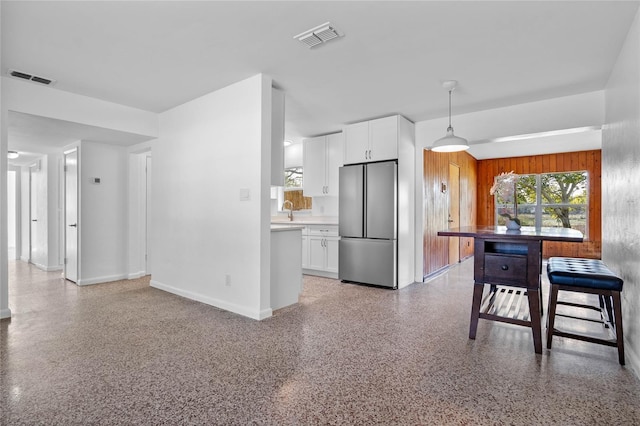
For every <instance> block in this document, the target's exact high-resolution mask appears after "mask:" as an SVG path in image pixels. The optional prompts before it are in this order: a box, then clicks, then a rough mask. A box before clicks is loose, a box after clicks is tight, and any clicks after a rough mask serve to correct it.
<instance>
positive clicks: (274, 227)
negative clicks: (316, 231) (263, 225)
mask: <svg viewBox="0 0 640 426" xmlns="http://www.w3.org/2000/svg"><path fill="white" fill-rule="evenodd" d="M289 223H290V224H291V225H289V224H284V223H283V224H278V223H272V224H271V232H281V231H299V230H302V228H304V225H296V224H295V222H289Z"/></svg>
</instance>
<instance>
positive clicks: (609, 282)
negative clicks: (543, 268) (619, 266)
mask: <svg viewBox="0 0 640 426" xmlns="http://www.w3.org/2000/svg"><path fill="white" fill-rule="evenodd" d="M547 276H548V277H549V282H550V283H551V284H560V285H563V286H575V287H588V288H593V289H602V290H615V291H622V283H623V281H622V279H620V278H619V277H617V276H616V275H614V274H613V272H611V271H610V270H609V268H607V266H606V265H605V264H604V263H603V262H602V261H601V260H597V259H581V258H573V257H550V258H549V261H548V263H547Z"/></svg>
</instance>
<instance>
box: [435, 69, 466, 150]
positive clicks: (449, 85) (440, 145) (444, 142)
mask: <svg viewBox="0 0 640 426" xmlns="http://www.w3.org/2000/svg"><path fill="white" fill-rule="evenodd" d="M457 85H458V82H457V81H455V80H449V81H445V82H444V83H443V84H442V87H444V88H445V89H446V90H448V91H449V127H447V135H446V136H445V137H443V138H440V139H438V140H437V141H435V142H434V143H433V146H431V151H434V152H457V151H464V150H467V149H469V143H468V142H467V140H466V139H464V138H461V137H459V136H456V135H454V134H453V127H452V126H451V92H453V89H455V88H456V86H457Z"/></svg>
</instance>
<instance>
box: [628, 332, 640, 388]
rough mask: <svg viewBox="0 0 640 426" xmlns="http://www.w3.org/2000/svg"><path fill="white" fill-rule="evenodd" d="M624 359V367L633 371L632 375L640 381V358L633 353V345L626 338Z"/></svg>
mask: <svg viewBox="0 0 640 426" xmlns="http://www.w3.org/2000/svg"><path fill="white" fill-rule="evenodd" d="M624 358H625V367H627V368H628V369H630V370H631V371H633V374H635V376H636V377H637V378H639V379H640V357H639V356H638V354H637V353H636V352H634V350H633V345H632V344H631V342H630V341H629V340H628V338H627V336H625V338H624Z"/></svg>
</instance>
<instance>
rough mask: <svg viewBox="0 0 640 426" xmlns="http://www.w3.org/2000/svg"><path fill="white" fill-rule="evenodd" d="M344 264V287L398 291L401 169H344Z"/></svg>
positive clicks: (393, 164) (341, 249) (340, 266)
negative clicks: (360, 285) (356, 285)
mask: <svg viewBox="0 0 640 426" xmlns="http://www.w3.org/2000/svg"><path fill="white" fill-rule="evenodd" d="M339 178H340V180H339V186H340V192H339V194H340V199H339V211H338V214H339V222H338V223H339V233H340V243H339V263H338V277H339V278H340V279H341V280H343V281H351V282H356V283H364V284H373V285H378V286H384V287H391V288H397V287H398V273H397V265H398V262H397V251H398V241H397V238H398V237H397V235H398V164H397V163H396V162H395V161H385V162H381V163H368V164H354V165H349V166H344V167H341V168H340V175H339Z"/></svg>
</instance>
